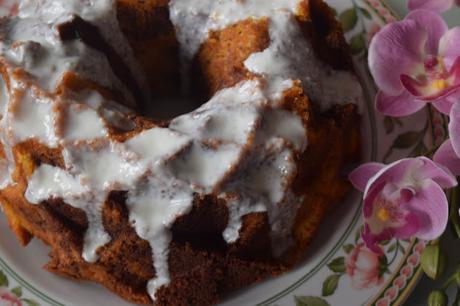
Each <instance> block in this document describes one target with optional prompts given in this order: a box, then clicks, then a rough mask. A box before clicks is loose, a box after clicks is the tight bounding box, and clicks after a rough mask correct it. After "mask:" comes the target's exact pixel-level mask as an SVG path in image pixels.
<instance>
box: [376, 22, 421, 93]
mask: <svg viewBox="0 0 460 306" xmlns="http://www.w3.org/2000/svg"><path fill="white" fill-rule="evenodd" d="M427 36H428V35H427V33H426V31H425V30H424V29H423V28H420V27H419V26H418V24H417V22H416V21H414V20H410V19H409V20H404V21H401V22H397V23H392V24H389V25H387V26H385V27H384V28H383V29H382V30H380V31H379V32H378V33H377V34H376V36H375V37H374V38H373V39H372V42H371V45H370V48H369V67H370V69H371V72H372V75H373V77H374V79H375V81H376V83H377V85H378V87H379V88H380V89H381V90H382V91H384V92H385V93H387V94H388V95H400V94H401V90H402V84H401V82H400V80H399V77H400V76H401V75H402V74H410V72H412V71H413V70H414V69H415V68H416V67H417V66H418V65H420V63H421V62H422V55H423V52H424V46H425V45H426V42H427Z"/></svg>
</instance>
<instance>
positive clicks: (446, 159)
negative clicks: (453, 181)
mask: <svg viewBox="0 0 460 306" xmlns="http://www.w3.org/2000/svg"><path fill="white" fill-rule="evenodd" d="M433 160H434V161H435V162H437V163H439V164H441V165H443V166H445V167H447V168H448V169H449V170H450V171H452V173H453V174H454V175H460V158H459V157H458V156H457V154H455V151H454V148H453V147H452V142H451V141H450V139H448V140H446V141H445V142H444V143H443V144H442V146H441V147H440V148H439V149H438V151H437V152H436V153H435V155H434V157H433Z"/></svg>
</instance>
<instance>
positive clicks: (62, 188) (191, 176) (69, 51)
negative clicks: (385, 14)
mask: <svg viewBox="0 0 460 306" xmlns="http://www.w3.org/2000/svg"><path fill="white" fill-rule="evenodd" d="M298 2H299V0H279V1H273V2H270V3H268V2H267V1H265V0H246V1H240V0H238V1H237V0H218V1H215V0H208V1H204V0H199V1H198V0H172V1H171V19H172V21H173V23H174V24H175V26H176V30H177V32H178V34H179V35H178V36H179V40H180V43H181V46H182V48H183V51H184V54H185V55H186V57H188V58H189V59H190V58H191V57H193V55H194V54H195V53H196V52H197V50H198V48H199V46H200V45H201V43H202V42H203V41H205V40H206V39H207V37H208V35H209V32H210V31H214V30H219V29H223V28H225V27H227V26H228V25H231V24H234V23H237V22H239V21H242V20H245V19H248V18H268V20H269V32H270V38H271V43H270V45H269V47H268V48H267V49H266V50H264V51H263V52H260V53H256V54H253V55H252V56H250V57H249V58H248V60H247V61H246V63H245V64H246V67H247V68H248V69H249V70H250V71H253V72H255V73H257V74H260V75H261V78H263V80H262V81H260V80H252V81H244V82H242V83H240V84H237V85H236V86H234V87H232V88H227V89H223V90H221V91H219V92H218V93H216V94H215V96H214V97H213V98H212V99H211V100H210V101H209V102H207V103H205V104H204V105H203V106H201V107H200V108H199V109H197V110H196V111H194V112H192V113H190V114H186V115H183V116H180V117H178V118H175V119H174V120H172V122H171V124H170V126H169V128H152V129H149V130H145V131H143V132H142V133H140V134H138V135H136V136H134V137H133V138H131V139H129V140H128V141H126V142H125V143H119V142H116V141H114V140H111V139H110V138H108V137H107V135H108V127H109V126H116V127H122V126H125V127H126V126H128V127H127V129H128V130H129V129H131V128H132V126H130V124H131V125H133V123H132V122H131V121H130V120H129V119H128V118H127V116H126V114H127V113H129V112H128V111H127V110H126V109H124V108H123V107H119V106H116V105H114V104H113V102H111V101H106V100H105V99H104V98H102V97H101V96H100V95H98V94H97V93H95V92H92V91H90V92H88V93H87V95H80V96H76V97H74V96H72V95H71V94H69V93H64V94H63V95H62V96H60V97H55V98H53V99H51V98H46V97H49V96H48V93H47V92H53V91H54V88H55V86H56V84H58V81H59V78H60V76H61V75H62V73H63V72H65V71H68V70H73V71H76V72H77V73H79V74H80V75H82V76H83V77H88V78H89V79H95V81H97V82H98V83H99V84H102V85H107V84H110V85H111V86H109V87H113V86H117V84H119V83H118V82H119V81H118V80H117V79H116V78H115V77H114V76H113V75H111V70H110V68H109V67H108V64H107V61H106V60H105V58H104V56H103V55H101V54H99V53H98V52H96V51H95V50H92V49H90V48H88V47H86V46H85V45H83V44H82V43H80V42H78V41H73V42H67V43H62V42H61V41H60V40H59V39H57V36H56V33H55V32H54V30H53V27H54V26H55V25H56V24H58V23H59V22H62V20H65V18H68V16H70V15H71V14H72V13H75V14H77V15H79V16H81V17H82V18H83V19H85V20H88V21H90V22H92V23H93V24H95V25H97V26H98V28H99V29H100V30H101V32H102V33H103V35H104V36H105V37H106V38H107V39H108V40H109V42H110V43H111V44H113V45H117V44H119V45H120V50H122V53H123V54H125V53H126V57H127V58H128V60H127V61H128V63H129V62H130V61H131V59H129V56H130V55H129V54H130V49H129V46H128V44H127V43H126V41H125V40H124V38H121V39H120V37H122V36H121V35H119V34H114V32H117V33H121V32H120V31H119V26H118V23H117V22H116V11H115V9H114V5H113V1H110V0H67V1H65V3H66V4H65V5H63V4H62V3H61V2H60V1H46V0H40V1H35V3H38V6H33V5H34V1H32V0H30V1H29V0H27V1H24V4H23V6H22V9H21V10H22V11H21V12H20V16H22V19H19V20H16V21H14V23H13V24H14V25H15V26H14V27H13V30H12V32H10V33H9V39H7V40H6V41H4V42H2V57H3V59H4V60H6V62H5V64H4V65H5V66H6V67H7V69H8V75H9V77H10V80H9V84H10V87H9V88H8V89H7V90H5V91H3V93H2V95H4V96H5V97H7V100H8V111H5V112H4V113H2V114H3V115H4V117H3V118H2V119H1V122H0V126H1V128H2V129H1V130H0V132H1V133H0V137H1V141H2V143H3V144H4V145H5V146H6V147H7V149H5V154H6V155H7V156H10V157H8V158H7V161H8V165H7V167H11V164H13V165H14V162H13V160H12V158H11V147H12V145H13V144H14V143H16V142H17V141H23V140H25V139H28V138H30V137H33V138H35V139H37V140H39V141H40V142H41V143H43V144H46V145H48V146H50V147H56V146H58V145H59V146H61V147H62V150H63V151H62V152H63V156H64V162H65V165H64V168H62V169H61V168H58V167H53V166H50V165H46V164H43V165H41V166H39V167H38V168H37V169H36V170H35V172H34V174H33V175H32V177H31V178H30V180H29V183H28V188H27V191H26V194H25V196H26V198H27V199H28V201H30V202H31V203H35V204H38V203H40V202H42V201H45V200H48V199H50V198H62V199H63V200H64V201H65V202H66V203H68V204H70V205H72V206H74V207H77V208H80V209H82V210H84V211H85V213H86V215H87V218H88V229H87V231H86V234H85V237H84V245H83V254H82V256H83V257H84V259H85V260H87V261H91V262H94V261H96V260H97V259H98V256H97V250H98V248H99V247H101V246H103V245H104V244H106V243H108V242H109V241H110V237H109V235H108V234H107V233H106V231H105V230H104V227H103V224H102V207H103V204H104V202H105V201H106V199H107V196H108V194H109V193H110V192H111V191H112V190H124V191H127V192H128V193H127V194H128V197H127V201H126V205H127V207H128V210H129V218H130V221H131V223H132V224H133V226H134V228H135V230H136V233H137V234H138V235H139V237H141V238H142V239H145V240H147V241H148V242H149V243H150V246H151V248H152V256H153V262H154V267H155V271H156V276H155V278H154V279H152V280H151V281H150V282H149V283H148V292H149V294H150V296H151V297H152V299H155V293H156V291H157V290H158V288H160V287H161V286H163V285H167V284H168V283H169V281H170V278H169V269H168V252H169V247H168V246H169V243H170V241H171V238H172V237H171V233H170V227H171V226H172V225H173V224H174V221H175V220H176V219H177V217H178V216H181V215H184V214H187V213H188V212H189V211H190V209H191V208H192V205H193V200H194V194H195V193H198V194H206V193H211V192H212V193H215V194H217V195H218V196H219V197H220V198H222V199H225V200H226V201H227V205H228V208H229V215H230V216H229V223H228V226H227V228H226V229H225V231H224V232H223V237H224V239H225V240H226V241H227V242H228V243H232V242H235V241H237V239H238V236H239V230H240V229H241V225H242V218H243V217H244V216H245V215H247V214H250V213H254V212H266V213H267V215H268V218H269V221H270V225H271V231H272V233H271V237H272V247H273V252H274V254H275V255H276V256H279V255H281V254H282V253H283V252H284V251H285V250H286V249H287V248H288V247H289V245H290V242H291V239H292V238H291V229H292V225H293V222H294V218H295V215H296V211H297V208H298V206H299V204H300V201H301V199H299V198H297V197H296V196H294V194H293V193H292V190H291V188H290V187H291V185H292V180H293V179H294V177H295V175H296V172H297V169H296V164H295V155H296V154H299V153H301V152H303V151H304V150H305V149H306V146H307V131H306V129H305V127H304V123H303V122H302V120H301V118H300V117H298V116H297V115H296V114H294V113H292V112H289V111H286V110H283V109H282V106H281V105H280V101H279V99H280V98H281V97H282V93H283V91H284V90H286V89H289V88H290V87H291V86H292V85H293V80H296V79H299V80H300V81H302V85H303V86H304V88H305V89H306V90H307V92H309V93H310V90H311V91H313V95H314V94H315V90H316V91H317V92H318V91H320V93H319V94H320V96H321V95H323V94H324V90H325V89H324V88H325V87H324V86H323V87H322V89H317V88H316V87H315V86H314V85H310V82H312V84H316V85H317V84H319V83H320V82H319V81H318V79H321V78H322V77H324V75H323V74H322V73H323V72H321V71H322V70H321V69H327V67H326V66H325V65H321V64H318V63H317V62H318V60H317V59H316V58H315V56H314V53H313V52H312V50H311V46H310V44H309V43H308V42H306V41H304V39H303V38H301V37H300V36H299V35H300V34H299V33H300V32H299V31H300V30H299V28H298V25H297V23H296V22H295V20H294V17H293V14H294V13H295V10H296V8H297V6H298ZM268 4H270V5H268ZM41 5H45V6H41ZM66 16H67V17H66ZM63 18H64V19H63ZM114 22H115V23H114ZM29 26H33V27H31V28H30V29H29V28H27V27H29ZM111 27H112V28H111ZM19 31H24V33H22V32H21V33H19ZM37 37H38V38H39V39H37ZM30 40H35V43H33V42H30ZM299 41H301V42H299ZM13 43H14V48H13ZM37 44H38V45H37ZM293 44H298V45H293ZM34 48H38V49H40V56H39V57H36V56H35V55H36V54H37V53H36V50H34ZM297 48H303V49H302V50H303V51H302V52H301V53H300V54H299V55H293V54H291V53H293V52H291V50H299V49H297ZM123 50H124V51H123ZM296 52H297V51H296ZM294 53H295V52H294ZM90 57H91V58H93V59H92V60H91V59H90ZM302 57H304V58H302ZM274 58H276V59H277V60H276V61H274ZM94 59H96V60H97V63H95V62H94ZM50 61H53V63H55V66H54V68H53V67H52V66H51V67H52V69H50V66H49V64H50ZM267 61H271V64H273V63H275V62H276V63H278V64H277V65H274V66H273V65H272V66H270V65H266V62H267ZM65 62H69V63H71V64H70V65H65V64H63V63H65ZM306 63H307V64H306ZM309 65H312V67H309ZM299 66H302V67H299ZM17 67H20V68H22V69H24V70H25V71H27V72H29V73H30V74H31V75H32V76H33V77H34V79H32V80H31V82H32V83H36V84H37V85H38V86H37V87H34V86H32V87H33V88H34V91H33V94H30V95H28V96H27V97H32V98H34V97H35V98H34V99H32V100H33V101H32V100H31V101H29V99H25V98H24V96H25V94H27V93H28V88H29V87H31V86H30V85H28V84H23V83H21V81H20V80H16V79H15V78H16V76H15V75H14V74H13V73H12V71H13V70H14V69H15V68H17ZM82 67H83V68H82ZM304 67H307V69H305V68H304ZM319 68H321V69H319ZM318 69H319V70H321V71H318ZM328 71H329V72H328V73H331V74H332V75H333V76H332V78H340V79H342V78H345V79H346V75H345V73H344V74H340V73H335V72H334V71H332V70H328ZM101 73H102V74H103V76H101V75H100V74H101ZM338 75H339V76H338ZM349 76H350V77H351V76H352V74H349ZM352 78H353V77H352ZM330 80H331V78H329V79H327V81H328V82H330ZM315 82H316V83H315ZM351 83H352V84H355V87H358V88H359V85H358V83H356V82H355V80H353V81H351ZM313 87H314V88H313ZM327 90H329V91H330V92H327V93H326V94H330V95H331V101H332V99H334V98H336V97H337V96H338V94H336V93H335V91H334V89H333V88H332V87H330V88H328V89H327ZM16 92H19V93H22V94H23V95H17V94H14V95H13V93H16ZM334 95H336V96H334ZM340 98H341V99H338V100H337V101H333V102H334V104H337V103H341V102H342V103H345V102H348V101H349V100H348V99H342V98H343V97H340ZM318 99H319V98H318ZM319 100H320V99H319ZM345 100H346V101H345ZM350 102H354V101H350ZM28 103H29V104H30V103H35V104H32V105H33V106H34V107H36V108H37V109H38V110H39V111H38V112H36V113H35V114H25V116H21V115H22V112H21V111H20V110H21V107H27V105H28ZM40 103H41V104H40ZM328 103H329V102H326V104H328ZM12 106H14V107H12ZM329 106H330V105H327V106H325V108H328V107H329ZM44 108H47V109H48V108H49V109H51V110H52V111H50V112H45V111H44ZM45 113H46V114H45ZM28 116H32V119H33V120H28V121H26V118H28ZM39 117H40V118H41V119H43V120H42V121H40V120H38V119H40V118H39ZM56 118H67V120H61V121H60V120H57V119H56ZM34 122H35V123H36V125H37V126H38V127H39V128H38V129H35V128H34V124H33V123H34ZM17 126H19V127H20V128H16V127H17ZM13 127H14V128H13ZM5 131H8V133H5ZM28 131H29V133H27V132H28ZM7 151H8V152H9V153H8V152H7ZM0 166H1V167H3V164H1V165H0ZM13 168H14V167H13ZM9 182H10V183H11V182H12V181H11V179H9Z"/></svg>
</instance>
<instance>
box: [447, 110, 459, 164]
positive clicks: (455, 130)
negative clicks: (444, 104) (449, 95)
mask: <svg viewBox="0 0 460 306" xmlns="http://www.w3.org/2000/svg"><path fill="white" fill-rule="evenodd" d="M449 135H450V139H451V142H452V148H453V150H454V151H455V154H457V156H460V103H456V104H454V106H452V110H451V112H450V122H449Z"/></svg>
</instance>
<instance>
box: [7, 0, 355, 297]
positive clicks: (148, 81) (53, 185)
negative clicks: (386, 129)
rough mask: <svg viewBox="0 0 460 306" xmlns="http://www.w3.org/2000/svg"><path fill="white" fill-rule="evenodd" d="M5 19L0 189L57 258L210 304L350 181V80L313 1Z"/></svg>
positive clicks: (24, 227)
mask: <svg viewBox="0 0 460 306" xmlns="http://www.w3.org/2000/svg"><path fill="white" fill-rule="evenodd" d="M0 33H1V34H0V41H1V51H0V52H1V53H0V73H1V83H0V90H1V92H0V95H1V104H0V106H1V110H0V119H1V121H0V127H1V128H0V144H1V146H0V148H1V150H0V168H1V172H0V175H1V177H0V178H1V180H0V189H1V191H0V201H1V205H2V207H3V210H4V213H5V215H6V216H7V218H8V221H9V224H10V227H11V229H12V230H13V231H14V232H15V234H16V236H17V237H18V239H19V241H20V242H21V243H22V244H24V245H25V244H27V243H28V242H29V241H30V239H31V238H32V237H34V236H35V237H37V238H39V239H41V240H43V241H44V242H45V243H46V244H47V245H49V246H50V249H51V251H50V261H49V263H48V264H47V265H46V269H48V270H49V271H51V272H54V273H57V274H60V275H65V276H69V277H72V278H75V279H83V280H90V281H94V282H98V283H101V284H103V285H104V286H106V287H107V288H108V289H110V290H112V291H113V292H115V293H116V294H118V295H120V296H121V297H123V298H125V299H126V300H128V301H131V302H133V303H139V304H155V305H200V306H202V305H212V304H215V303H217V302H218V301H219V300H221V299H222V297H224V296H225V295H226V294H228V293H229V292H230V291H232V290H235V289H237V288H242V287H245V286H248V285H250V284H253V283H255V282H258V281H261V280H263V279H266V278H268V277H271V276H274V275H278V274H279V273H282V272H283V271H286V270H287V269H289V268H290V267H292V266H293V265H295V264H296V263H297V262H298V261H299V260H300V259H301V258H302V256H303V255H304V253H305V251H306V248H307V245H308V244H309V242H310V240H311V239H312V238H313V236H314V234H315V231H316V230H317V228H318V226H319V224H320V222H321V220H322V219H324V217H325V216H326V214H327V212H328V211H329V210H330V209H331V208H332V207H334V206H335V205H336V204H337V203H339V202H341V201H342V200H343V198H344V197H345V196H346V195H347V193H348V191H349V190H350V186H349V184H348V183H347V181H346V180H345V178H344V173H343V169H344V167H345V166H346V165H347V164H349V163H351V162H354V161H356V160H357V159H358V158H359V152H360V131H359V126H360V123H359V122H360V115H359V111H358V106H357V102H359V101H360V100H361V99H362V92H361V88H360V85H359V83H358V81H357V78H356V77H355V75H354V71H353V65H352V60H351V57H350V56H349V54H348V51H347V45H346V42H345V40H344V37H343V33H342V30H341V27H340V25H339V23H338V22H337V21H335V19H334V14H333V12H332V10H331V9H330V8H329V7H328V6H327V5H326V4H325V3H324V2H322V0H277V1H271V0H65V1H64V0H23V1H22V2H20V5H19V10H18V13H17V15H16V16H9V17H6V18H3V19H1V24H0ZM179 100H181V101H185V103H183V104H184V105H183V107H182V108H181V110H176V111H175V113H174V115H172V116H171V117H169V118H165V117H164V116H162V115H160V114H159V113H160V112H161V109H164V108H165V107H167V108H170V109H174V107H175V103H176V101H179ZM165 101H166V102H165ZM177 103H179V102H177ZM181 103H182V102H181ZM184 109H189V110H190V112H187V113H185V114H184ZM178 112H179V113H178ZM181 112H182V113H181Z"/></svg>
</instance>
